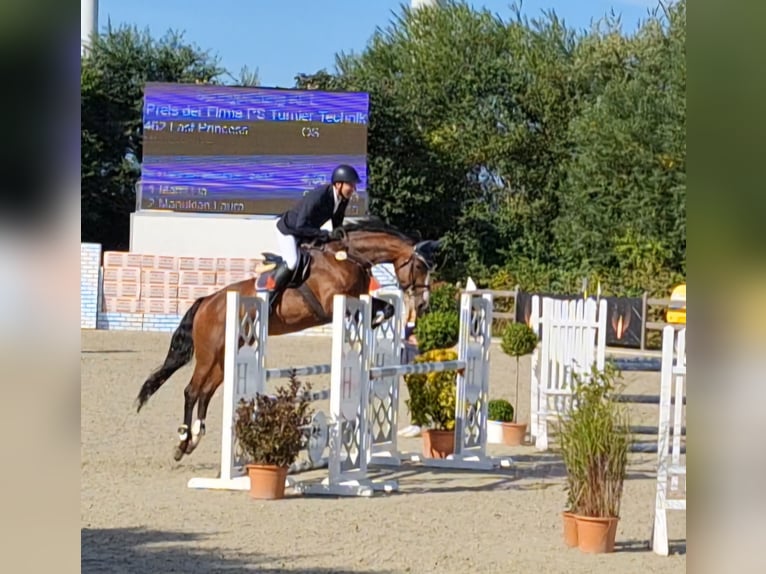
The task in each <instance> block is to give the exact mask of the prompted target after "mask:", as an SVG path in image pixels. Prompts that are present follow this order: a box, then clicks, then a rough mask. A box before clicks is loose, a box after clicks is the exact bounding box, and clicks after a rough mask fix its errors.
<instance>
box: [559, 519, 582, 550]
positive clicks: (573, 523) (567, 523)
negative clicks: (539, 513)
mask: <svg viewBox="0 0 766 574" xmlns="http://www.w3.org/2000/svg"><path fill="white" fill-rule="evenodd" d="M561 516H562V517H563V519H564V544H566V545H567V546H568V547H569V548H575V547H576V546H577V545H578V537H577V517H576V516H575V515H574V514H572V513H571V512H567V511H564V512H562V513H561Z"/></svg>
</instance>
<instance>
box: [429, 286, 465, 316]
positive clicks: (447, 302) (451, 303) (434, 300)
mask: <svg viewBox="0 0 766 574" xmlns="http://www.w3.org/2000/svg"><path fill="white" fill-rule="evenodd" d="M428 309H429V311H430V312H431V313H440V312H455V313H457V312H458V311H459V310H460V292H459V291H458V288H457V287H455V286H454V285H452V284H451V283H443V284H441V285H439V286H438V287H436V288H434V289H433V290H432V291H431V295H430V296H429V297H428Z"/></svg>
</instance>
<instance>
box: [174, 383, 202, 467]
mask: <svg viewBox="0 0 766 574" xmlns="http://www.w3.org/2000/svg"><path fill="white" fill-rule="evenodd" d="M197 397H198V389H197V388H196V387H195V385H194V377H192V380H191V381H189V384H188V385H186V388H185V389H184V422H183V423H182V424H181V426H179V427H178V439H179V440H180V441H181V442H179V443H178V445H177V446H176V449H175V453H174V454H173V458H174V459H175V460H181V458H183V456H184V453H185V452H186V449H187V448H188V446H189V440H190V439H191V435H190V434H189V430H190V428H191V424H192V414H193V413H194V405H195V404H196V403H197Z"/></svg>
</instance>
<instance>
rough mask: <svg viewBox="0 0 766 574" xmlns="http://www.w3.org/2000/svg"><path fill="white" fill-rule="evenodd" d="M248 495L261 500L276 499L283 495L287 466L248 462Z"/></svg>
mask: <svg viewBox="0 0 766 574" xmlns="http://www.w3.org/2000/svg"><path fill="white" fill-rule="evenodd" d="M246 468H247V474H248V476H249V477H250V496H251V497H252V498H258V499H263V500H277V499H280V498H284V497H285V482H286V480H287V467H282V466H273V465H269V464H248V465H247V467H246Z"/></svg>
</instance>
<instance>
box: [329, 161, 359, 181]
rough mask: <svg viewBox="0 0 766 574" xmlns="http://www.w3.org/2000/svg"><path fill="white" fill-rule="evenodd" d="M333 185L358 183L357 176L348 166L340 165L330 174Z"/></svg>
mask: <svg viewBox="0 0 766 574" xmlns="http://www.w3.org/2000/svg"><path fill="white" fill-rule="evenodd" d="M332 182H333V183H359V182H360V179H359V174H358V173H357V172H356V170H355V169H354V168H353V167H351V166H350V165H346V164H341V165H339V166H338V167H336V168H335V170H334V171H333V172H332Z"/></svg>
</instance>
